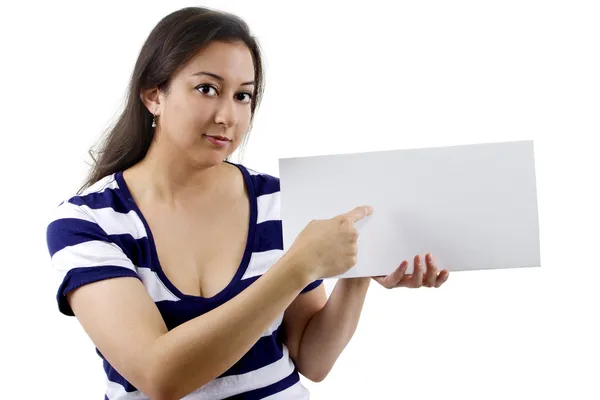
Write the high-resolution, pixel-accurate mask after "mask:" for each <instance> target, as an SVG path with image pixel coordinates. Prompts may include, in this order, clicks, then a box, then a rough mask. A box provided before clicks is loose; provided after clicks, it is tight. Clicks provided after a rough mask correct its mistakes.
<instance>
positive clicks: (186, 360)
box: [152, 256, 311, 399]
mask: <svg viewBox="0 0 600 400" xmlns="http://www.w3.org/2000/svg"><path fill="white" fill-rule="evenodd" d="M292 263H293V261H292V260H291V259H289V258H286V257H285V256H284V257H283V258H282V259H280V261H279V262H278V263H277V264H275V265H274V266H273V267H272V268H271V269H270V270H269V271H268V272H267V273H265V274H264V275H263V276H262V277H261V278H259V279H258V280H257V281H256V282H254V284H252V285H251V286H250V287H248V288H247V289H246V290H244V291H243V292H242V293H240V294H239V295H238V296H236V297H235V298H233V299H231V300H230V301H228V302H227V303H225V304H223V305H222V306H220V307H218V308H216V309H214V310H212V311H210V312H208V313H206V314H204V315H201V316H199V317H197V318H195V319H193V320H191V321H189V322H187V323H184V324H182V325H180V326H178V327H176V328H175V329H173V330H172V331H170V332H168V333H166V334H165V335H163V336H161V337H160V338H159V339H158V340H157V341H156V342H155V345H154V349H153V352H152V354H153V357H152V358H153V360H155V362H156V364H155V366H154V376H153V377H152V379H154V380H155V384H156V385H158V387H160V389H159V392H160V393H161V396H164V398H169V399H171V398H173V399H179V398H181V397H183V396H185V395H187V394H188V393H190V392H192V391H194V390H196V389H197V388H199V387H201V386H203V385H204V384H206V383H207V382H209V381H211V380H213V379H214V378H216V377H218V376H219V375H220V374H222V373H223V372H225V371H226V370H227V369H229V368H230V367H231V366H232V365H233V364H235V362H237V361H238V360H239V359H240V358H241V357H242V356H243V355H244V354H245V353H246V352H247V351H248V350H250V348H251V347H252V346H253V345H254V344H255V343H256V342H257V340H258V339H259V338H260V336H261V335H262V334H263V333H264V331H266V330H267V329H268V328H269V326H270V325H271V324H272V323H273V321H274V320H275V319H276V318H277V316H279V315H280V314H281V313H283V312H284V311H285V309H286V308H287V307H288V306H289V304H290V303H291V302H292V301H293V300H294V299H295V298H296V296H297V295H298V294H299V293H300V292H301V290H302V289H303V288H304V287H305V286H306V285H307V284H308V283H309V281H310V279H311V277H308V276H306V274H304V273H303V272H302V271H301V268H297V266H296V265H293V264H292Z"/></svg>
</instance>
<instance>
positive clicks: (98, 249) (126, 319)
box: [47, 203, 167, 394]
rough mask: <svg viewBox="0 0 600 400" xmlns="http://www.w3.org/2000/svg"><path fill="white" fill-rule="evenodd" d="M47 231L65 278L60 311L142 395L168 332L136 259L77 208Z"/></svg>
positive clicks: (64, 211) (65, 208)
mask: <svg viewBox="0 0 600 400" xmlns="http://www.w3.org/2000/svg"><path fill="white" fill-rule="evenodd" d="M60 207H61V209H60V210H59V215H58V216H57V218H56V219H55V220H54V221H52V222H51V223H50V224H49V225H48V228H47V244H48V249H49V252H50V256H51V263H52V266H53V268H54V269H55V270H56V271H58V272H59V274H60V276H61V278H62V280H61V283H60V286H59V289H58V293H57V301H58V306H59V310H60V311H61V312H62V313H63V314H65V315H75V316H76V317H77V319H78V320H79V322H80V323H81V325H82V326H83V328H84V330H85V331H86V333H87V334H88V335H89V337H90V339H91V340H92V342H93V343H94V344H95V345H96V347H97V348H98V350H99V351H100V353H101V354H102V355H103V356H104V358H106V360H107V361H108V362H109V363H110V364H111V365H112V366H113V367H114V368H115V369H116V370H117V371H119V373H120V374H121V375H122V376H123V377H125V379H127V380H128V381H129V382H130V383H131V384H133V385H134V386H136V387H137V388H138V389H139V390H141V391H142V392H145V393H146V394H148V393H147V392H146V391H150V392H151V391H152V390H151V389H149V388H148V385H147V382H148V373H149V370H148V368H149V367H148V366H149V365H151V364H149V363H148V360H146V359H144V357H147V356H148V354H149V352H148V349H149V348H150V346H151V345H152V344H153V343H154V341H155V340H156V339H157V338H158V337H159V336H160V335H161V334H163V333H165V332H166V331H167V328H166V326H165V323H164V321H163V319H162V318H161V315H160V312H159V311H158V309H157V307H156V305H155V304H154V301H153V300H152V298H151V297H150V295H149V294H148V292H147V291H146V289H145V287H144V285H143V284H142V282H141V280H140V278H139V276H138V275H137V273H136V269H135V266H134V265H133V263H132V261H131V260H130V259H129V258H128V257H127V256H126V255H125V253H124V252H123V251H122V250H121V248H120V247H119V246H117V245H116V244H115V243H114V242H113V241H112V240H111V238H110V237H109V235H107V234H106V233H105V232H104V231H103V230H102V229H101V228H100V226H99V225H98V224H97V223H96V222H95V221H94V220H93V219H92V218H91V217H90V216H89V215H88V214H87V213H86V212H84V211H82V210H80V209H79V208H78V207H77V206H74V205H72V204H69V203H66V204H63V205H61V206H60Z"/></svg>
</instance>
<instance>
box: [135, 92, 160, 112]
mask: <svg viewBox="0 0 600 400" xmlns="http://www.w3.org/2000/svg"><path fill="white" fill-rule="evenodd" d="M140 100H142V103H144V105H145V106H146V108H147V109H148V111H150V113H151V114H152V115H160V112H161V105H162V101H161V100H162V99H161V93H160V91H159V90H158V89H157V88H152V89H146V90H142V92H141V93H140Z"/></svg>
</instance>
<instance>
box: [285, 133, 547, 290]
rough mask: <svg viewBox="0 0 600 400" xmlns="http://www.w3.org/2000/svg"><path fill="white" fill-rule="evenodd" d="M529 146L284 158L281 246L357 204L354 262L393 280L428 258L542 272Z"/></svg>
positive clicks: (453, 267) (358, 270) (454, 266)
mask: <svg viewBox="0 0 600 400" xmlns="http://www.w3.org/2000/svg"><path fill="white" fill-rule="evenodd" d="M533 150H534V149H533V141H516V142H503V143H485V144H472V145H461V146H448V147H433V148H424V149H408V150H390V151H376V152H367V153H355V154H336V155H326V156H312V157H296V158H282V159H280V160H279V178H280V182H281V218H282V224H283V238H284V249H285V250H288V249H289V247H290V246H291V244H292V243H293V241H294V240H295V239H296V237H297V236H298V234H299V233H300V232H301V231H302V229H304V227H305V226H306V225H307V224H308V223H309V222H310V221H311V220H313V219H325V218H332V217H335V216H336V215H338V214H342V213H345V212H348V211H350V210H352V209H353V208H355V207H357V206H361V205H371V206H373V208H374V212H373V214H372V215H371V216H369V217H367V218H365V219H364V220H362V221H360V222H359V223H358V224H357V225H356V226H357V228H358V229H359V240H358V257H357V263H356V265H355V266H354V267H353V268H352V269H350V270H349V271H348V272H347V273H345V274H343V275H340V276H339V277H338V278H347V277H363V276H378V275H387V274H389V273H391V272H393V271H394V270H395V269H396V268H397V267H398V266H399V265H400V263H401V262H402V261H403V260H408V261H409V262H410V263H409V268H408V270H407V273H411V272H412V267H413V258H414V256H415V255H417V254H420V255H421V256H422V257H424V255H425V254H426V253H428V252H430V253H432V254H433V256H434V258H435V260H436V262H437V266H438V267H439V268H440V269H442V268H443V269H448V270H450V271H468V270H486V269H500V268H523V267H538V266H540V244H539V224H538V209H537V192H536V177H535V163H534V151H533Z"/></svg>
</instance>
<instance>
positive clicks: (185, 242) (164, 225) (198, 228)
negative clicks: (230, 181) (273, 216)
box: [146, 198, 250, 298]
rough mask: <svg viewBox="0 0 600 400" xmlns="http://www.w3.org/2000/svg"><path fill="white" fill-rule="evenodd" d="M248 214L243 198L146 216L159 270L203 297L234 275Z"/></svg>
mask: <svg viewBox="0 0 600 400" xmlns="http://www.w3.org/2000/svg"><path fill="white" fill-rule="evenodd" d="M249 218H250V207H249V203H248V200H247V198H243V199H238V200H228V201H224V202H222V203H221V204H211V205H210V206H205V207H201V206H200V207H198V209H197V210H195V211H193V212H179V213H174V212H164V211H163V212H158V210H156V211H155V212H152V211H149V212H148V213H147V215H146V220H147V222H148V225H149V226H150V229H151V231H152V236H153V239H154V245H155V248H156V253H157V255H158V259H159V262H160V266H161V268H162V270H163V272H164V274H165V275H166V276H167V278H168V279H169V280H170V281H171V283H172V284H173V285H174V286H175V287H176V288H177V289H178V290H179V291H180V292H182V293H184V294H186V295H192V296H202V297H205V298H207V297H213V296H215V295H216V294H218V293H219V292H221V291H222V290H223V289H224V288H225V287H226V286H227V285H228V284H229V283H230V282H231V281H232V279H233V278H234V276H235V274H236V272H237V270H238V268H239V266H240V263H241V261H242V258H243V256H244V252H245V249H246V242H247V236H248V226H249Z"/></svg>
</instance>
